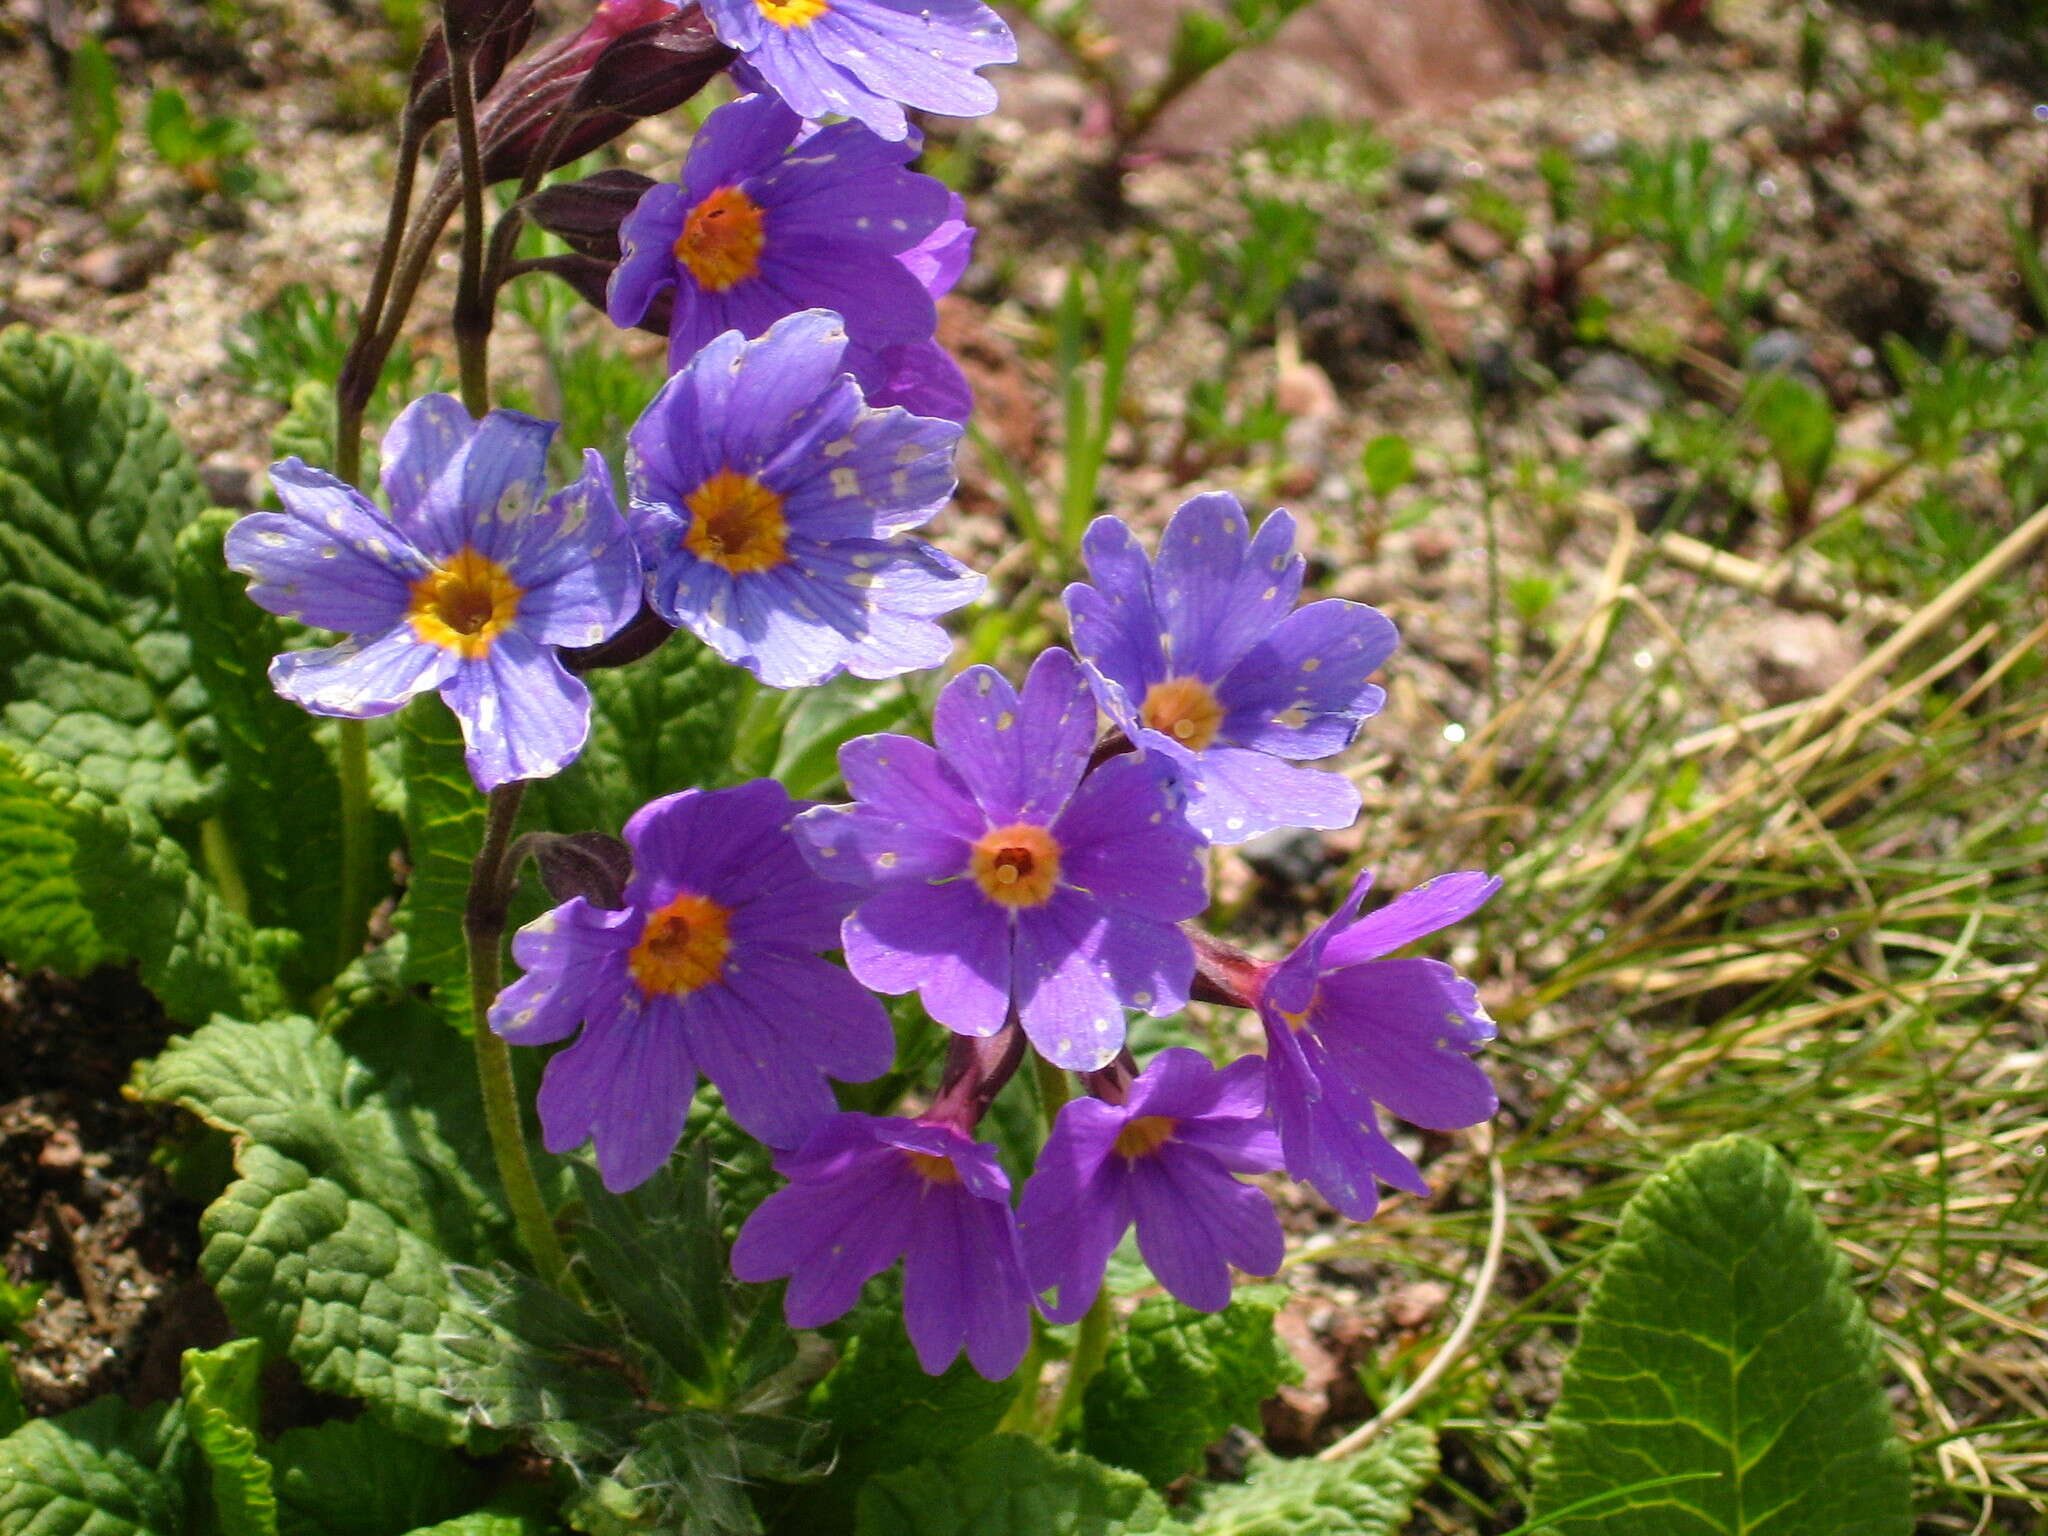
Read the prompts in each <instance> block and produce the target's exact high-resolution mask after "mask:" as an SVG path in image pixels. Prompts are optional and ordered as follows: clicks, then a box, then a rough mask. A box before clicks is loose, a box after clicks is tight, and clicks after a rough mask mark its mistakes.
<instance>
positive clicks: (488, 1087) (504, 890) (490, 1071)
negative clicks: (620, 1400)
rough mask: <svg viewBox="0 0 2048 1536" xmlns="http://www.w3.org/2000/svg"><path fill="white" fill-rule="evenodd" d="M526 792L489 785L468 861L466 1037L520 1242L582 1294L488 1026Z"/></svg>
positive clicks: (565, 1288)
mask: <svg viewBox="0 0 2048 1536" xmlns="http://www.w3.org/2000/svg"><path fill="white" fill-rule="evenodd" d="M525 794H526V783H525V781H524V780H521V779H515V780H513V781H512V782H511V783H510V784H501V785H499V786H498V787H497V788H496V789H494V790H492V791H491V794H490V799H489V814H488V816H487V818H486V820H485V822H484V841H483V846H482V847H481V848H480V849H478V850H477V856H476V863H475V864H474V865H472V866H471V867H470V876H469V902H468V905H467V907H466V908H465V909H464V911H463V914H462V933H463V938H464V940H465V941H466V943H467V948H468V956H469V1010H470V1026H471V1038H472V1039H473V1040H474V1042H475V1044H476V1076H477V1084H478V1087H479V1088H480V1089H481V1090H482V1093H483V1101H484V1123H485V1124H486V1125H487V1126H488V1127H489V1128H490V1132H491V1151H492V1153H493V1154H494V1155H495V1156H496V1158H497V1163H498V1182H499V1183H500V1184H502V1185H504V1187H505V1201H506V1203H507V1204H508V1205H510V1206H511V1207H512V1219H513V1221H514V1222H515V1223H516V1224H517V1226H518V1228H519V1241H520V1243H521V1245H522V1246H524V1247H525V1249H526V1252H527V1256H528V1257H530V1258H531V1259H532V1260H533V1263H534V1268H536V1269H537V1270H539V1271H540V1277H541V1278H542V1279H543V1280H545V1281H546V1282H547V1283H548V1284H549V1285H551V1286H553V1287H554V1288H555V1289H556V1290H558V1291H560V1292H562V1293H563V1294H564V1295H566V1296H570V1297H574V1298H576V1299H578V1300H580V1299H581V1296H580V1294H579V1292H578V1290H577V1286H576V1282H575V1280H574V1279H573V1278H572V1277H571V1275H570V1274H569V1257H568V1255H567V1254H566V1253H565V1252H564V1251H563V1249H562V1240H561V1238H560V1237H559V1236H557V1235H556V1233H555V1224H554V1220H553V1218H552V1217H550V1216H549V1214H548V1208H547V1202H546V1201H545V1200H543V1199H542V1198H541V1193H540V1185H539V1184H538V1183H537V1182H536V1181H535V1179H534V1176H533V1163H532V1161H531V1159H529V1158H528V1157H527V1155H526V1128H525V1126H524V1124H523V1123H522V1120H521V1117H520V1113H519V1093H518V1088H517V1086H516V1085H515V1084H514V1082H513V1080H512V1052H511V1049H510V1048H509V1047H508V1046H507V1045H506V1044H505V1042H504V1041H503V1040H500V1039H499V1038H498V1037H497V1036H496V1035H495V1034H493V1033H492V1032H491V1024H490V1011H491V1004H492V1003H493V1002H495V1001H496V1000H497V996H498V985H499V981H500V979H501V976H500V965H501V960H500V954H499V951H500V949H501V948H502V946H503V944H504V939H505V922H506V917H507V914H508V912H509V910H510V908H511V905H512V881H513V878H514V876H515V875H516V873H517V866H516V865H514V864H513V862H512V860H511V859H510V857H508V855H509V854H510V852H511V845H512V824H513V822H514V821H516V820H517V819H518V817H519V802H520V801H521V800H522V799H523V798H524V797H525Z"/></svg>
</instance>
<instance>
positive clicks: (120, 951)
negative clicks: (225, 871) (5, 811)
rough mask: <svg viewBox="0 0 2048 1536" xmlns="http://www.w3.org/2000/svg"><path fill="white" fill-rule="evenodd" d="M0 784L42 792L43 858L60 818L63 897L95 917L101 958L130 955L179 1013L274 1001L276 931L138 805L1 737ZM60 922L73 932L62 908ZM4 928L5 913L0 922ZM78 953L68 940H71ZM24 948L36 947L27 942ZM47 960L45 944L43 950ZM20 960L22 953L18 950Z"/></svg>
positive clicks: (245, 1009) (265, 1005)
mask: <svg viewBox="0 0 2048 1536" xmlns="http://www.w3.org/2000/svg"><path fill="white" fill-rule="evenodd" d="M0 785H5V786H6V789H7V794H8V796H9V797H10V798H16V799H19V797H24V796H27V795H30V794H33V795H36V796H40V797H41V800H42V802H43V805H44V807H45V810H44V811H42V812H39V813H38V816H39V819H38V820H37V821H36V822H35V823H34V826H35V827H36V829H37V830H36V840H37V842H38V843H39V846H40V847H41V849H42V855H41V856H42V857H43V858H44V859H46V860H48V859H51V858H53V857H54V853H55V850H56V847H57V842H56V838H55V833H56V829H57V826H58V822H57V821H56V820H55V819H54V816H61V817H62V818H63V822H62V825H63V828H64V832H65V833H66V834H68V836H69V838H70V845H71V854H70V860H71V870H70V880H69V884H68V886H67V885H65V883H64V882H63V881H62V880H61V878H59V877H56V876H54V875H53V876H52V877H51V878H52V879H56V880H57V884H56V885H54V886H52V885H45V886H43V889H44V890H45V891H48V892H57V891H62V893H63V902H64V903H68V901H69V895H70V891H72V890H75V891H76V892H77V902H78V908H79V909H82V910H83V911H84V912H85V913H86V914H87V915H88V916H89V917H90V918H91V920H92V924H93V928H94V929H95V930H96V932H97V933H98V935H99V944H100V946H101V951H100V953H101V956H102V957H112V956H132V957H133V958H134V959H136V960H137V961H139V962H140V965H141V971H142V979H143V981H144V982H145V983H147V984H148V986H149V989H150V990H151V991H152V992H154V993H155V994H156V996H157V999H158V1000H159V1001H160V1002H161V1003H162V1004H163V1005H164V1012H166V1013H167V1014H169V1015H170V1016H171V1017H172V1018H174V1019H178V1020H183V1021H197V1020H200V1019H204V1018H206V1017H208V1016H209V1015H211V1014H214V1013H262V1012H267V1011H269V1010H271V1009H273V1008H275V1007H276V1006H278V1004H279V1002H280V1001H281V992H280V988H279V984H278V979H277V972H276V969H275V965H274V963H273V957H274V956H275V954H276V953H277V951H278V950H279V949H280V948H281V947H282V946H281V945H280V944H279V942H277V941H278V940H279V938H280V935H278V934H277V933H275V932H274V931H268V932H264V933H259V932H258V931H256V930H255V929H253V928H251V927H250V926H249V924H248V923H247V922H246V921H244V920H243V918H242V917H240V916H239V915H238V914H237V913H235V912H233V911H231V910H230V909H229V908H228V906H227V904H226V903H225V902H223V901H222V899H221V898H220V896H219V894H218V893H217V892H216V891H215V889H214V887H213V886H212V885H211V884H209V883H208V882H207V881H206V880H204V879H203V878H201V876H200V875H199V873H198V872H197V871H196V870H195V869H194V868H193V867H192V861H191V860H190V858H188V857H187V855H186V853H185V850H184V849H183V848H181V847H180V846H179V845H178V844H177V843H176V842H174V841H172V840H171V839H170V838H169V837H166V836H165V835H164V834H163V832H162V831H161V830H160V829H159V828H158V826H157V824H156V822H155V821H154V820H153V819H152V818H151V817H150V816H149V814H148V813H147V812H145V811H141V810H138V809H136V808H135V807H134V806H132V805H126V804H120V803H114V802H109V801H107V800H104V799H102V798H100V797H99V796H97V795H95V794H93V793H92V792H91V791H90V790H88V789H86V788H85V787H84V786H83V785H81V784H80V783H79V782H78V779H77V777H76V775H75V774H73V773H72V771H71V770H70V769H68V768H66V767H65V766H64V765H62V764H60V763H57V762H54V761H52V760H50V759H48V758H45V757H42V756H41V755H40V754H37V753H33V752H23V751H20V750H18V749H16V748H14V747H11V746H8V745H6V744H5V743H0ZM60 920H61V922H62V924H63V925H65V926H63V927H62V928H61V929H60V931H63V932H75V926H73V925H75V917H73V916H72V915H71V909H70V908H69V907H68V905H64V906H63V907H62V911H61V914H60ZM0 933H6V934H9V935H10V936H11V933H12V923H11V921H10V922H9V923H8V924H7V925H6V926H4V927H0ZM73 948H74V954H75V953H76V948H75V943H74V944H73ZM30 950H31V952H34V946H33V945H32V944H31V945H30ZM41 953H42V956H43V958H44V959H45V960H47V959H49V958H50V956H49V952H48V951H42V952H41ZM15 957H16V958H17V959H20V958H22V957H21V955H20V954H18V953H17V954H16V956H15Z"/></svg>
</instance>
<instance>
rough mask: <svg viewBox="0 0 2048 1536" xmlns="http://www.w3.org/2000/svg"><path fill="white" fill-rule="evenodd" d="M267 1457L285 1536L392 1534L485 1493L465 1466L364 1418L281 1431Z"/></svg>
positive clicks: (452, 1515)
mask: <svg viewBox="0 0 2048 1536" xmlns="http://www.w3.org/2000/svg"><path fill="white" fill-rule="evenodd" d="M270 1459H271V1461H272V1462H273V1463H274V1464H275V1465H276V1467H277V1499H278V1529H279V1531H280V1532H281V1533H282V1536H396V1533H398V1532H401V1531H411V1530H414V1529H416V1528H420V1527H431V1526H433V1525H434V1524H435V1523H436V1522H438V1521H445V1520H451V1519H459V1518H462V1516H461V1514H460V1512H461V1511H463V1510H466V1509H470V1508H472V1507H473V1506H474V1505H475V1504H476V1502H477V1500H478V1499H480V1498H482V1497H483V1491H484V1480H483V1478H482V1476H481V1475H480V1474H479V1473H478V1472H477V1470H476V1469H475V1468H474V1467H472V1466H470V1465H469V1464H468V1463H467V1462H465V1461H462V1460H460V1459H459V1458H457V1457H454V1456H451V1455H450V1454H449V1453H448V1452H446V1451H443V1450H437V1449H436V1448H435V1447H433V1446H431V1445H422V1444H421V1443H420V1442H419V1441H417V1440H409V1439H407V1438H406V1437H405V1436H403V1435H400V1434H395V1433H393V1432H392V1431H391V1430H388V1429H386V1428H385V1427H384V1426H383V1425H382V1424H379V1423H377V1422H376V1421H375V1420H374V1419H369V1418H361V1419H354V1420H350V1421H347V1422H343V1421H341V1420H339V1419H335V1420H330V1421H328V1422H327V1423H325V1424H316V1425H314V1426H313V1427H311V1428H309V1429H290V1430H286V1431H285V1432H284V1433H283V1434H281V1435H279V1436H278V1437H277V1439H276V1441H275V1442H274V1443H273V1444H272V1445H271V1448H270ZM481 1529H484V1530H488V1529H489V1527H483V1528H481Z"/></svg>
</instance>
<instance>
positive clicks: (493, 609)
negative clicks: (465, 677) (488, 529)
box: [405, 544, 526, 661]
mask: <svg viewBox="0 0 2048 1536" xmlns="http://www.w3.org/2000/svg"><path fill="white" fill-rule="evenodd" d="M525 595H526V594H525V592H524V590H523V589H522V588H521V587H520V585H519V583H517V582H516V581H514V580H513V579H512V573H511V572H509V571H507V570H506V569H505V567H504V566H502V565H500V564H498V562H497V561H495V560H493V559H491V558H490V557H489V556H488V555H483V554H479V553H478V552H477V551H476V550H474V549H472V548H471V547H470V546H469V545H467V544H465V545H463V547H462V548H461V550H459V551H458V552H457V553H456V555H455V557H454V558H453V559H451V560H450V561H449V562H448V563H447V564H446V565H443V566H439V567H437V568H436V569H434V570H431V571H429V572H427V574H426V575H424V576H422V577H420V578H419V580H417V581H415V582H414V583H413V584H412V601H411V603H410V604H408V605H407V607H406V610H405V616H406V618H407V619H409V620H411V622H412V632H413V633H414V634H416V635H418V636H419V637H420V638H421V639H422V640H424V641H426V642H427V643H428V644H429V645H439V646H445V647H446V648H447V649H449V650H451V651H459V652H460V653H461V654H462V655H463V656H466V657H468V658H469V659H470V660H472V661H473V660H475V659H476V658H477V657H479V656H482V655H483V654H484V653H485V652H487V651H489V650H490V648H491V641H492V640H494V639H495V638H497V636H498V635H499V634H500V633H501V632H503V631H504V630H505V629H507V628H509V627H510V626H511V623H512V620H513V619H514V618H515V617H517V616H518V613H519V600H520V598H522V597H524V596H525Z"/></svg>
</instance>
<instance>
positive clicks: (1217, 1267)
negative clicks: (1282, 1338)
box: [1017, 1048, 1286, 1323]
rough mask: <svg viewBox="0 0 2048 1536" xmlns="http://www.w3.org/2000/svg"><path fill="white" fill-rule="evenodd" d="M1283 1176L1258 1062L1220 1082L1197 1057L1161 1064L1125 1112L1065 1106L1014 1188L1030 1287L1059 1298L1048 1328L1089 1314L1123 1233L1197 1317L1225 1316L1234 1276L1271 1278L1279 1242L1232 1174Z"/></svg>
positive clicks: (1097, 1103)
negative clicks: (1277, 1172)
mask: <svg viewBox="0 0 2048 1536" xmlns="http://www.w3.org/2000/svg"><path fill="white" fill-rule="evenodd" d="M1279 1166H1280V1142H1279V1140H1278V1138H1277V1137H1275V1135H1274V1134H1273V1124H1272V1121H1271V1120H1269V1119H1268V1118H1267V1116H1266V1068H1265V1063H1264V1062H1262V1061H1260V1060H1259V1058H1258V1057H1256V1056H1246V1057H1243V1058H1241V1059H1239V1060H1237V1061H1234V1062H1232V1063H1231V1064H1230V1065H1229V1066H1228V1067H1225V1068H1224V1069H1223V1070H1222V1071H1220V1072H1219V1071H1217V1070H1216V1069H1215V1068H1214V1067H1212V1066H1211V1065H1210V1064H1209V1063H1208V1061H1207V1060H1206V1059H1204V1058H1203V1057H1202V1055H1201V1054H1200V1053H1199V1052H1196V1051H1190V1050H1186V1049H1183V1048H1176V1049H1173V1050H1166V1051H1161V1052H1160V1053H1159V1054H1158V1055H1157V1056H1155V1057H1154V1058H1153V1059H1152V1061H1151V1063H1150V1064H1149V1065H1148V1066H1147V1067H1146V1068H1145V1070H1144V1071H1143V1072H1142V1073H1140V1074H1139V1076H1138V1077H1137V1079H1136V1080H1135V1081H1134V1082H1132V1084H1131V1085H1130V1096H1129V1097H1128V1098H1127V1099H1126V1100H1125V1101H1124V1102H1123V1103H1122V1104H1107V1103H1104V1102H1103V1101H1102V1100H1101V1099H1074V1100H1071V1101H1070V1102H1069V1103H1067V1104H1066V1105H1065V1106H1064V1107H1063V1108H1062V1109H1061V1110H1060V1115H1059V1120H1058V1121H1057V1122H1056V1123H1055V1124H1054V1126H1053V1129H1052V1135H1051V1136H1049V1137H1047V1138H1046V1143H1045V1148H1044V1150H1043V1151H1041V1152H1040V1153H1039V1154H1038V1166H1037V1168H1035V1169H1034V1170H1033V1171H1032V1174H1031V1180H1030V1182H1029V1183H1028V1184H1026V1185H1025V1186H1024V1199H1023V1202H1022V1203H1021V1204H1020V1205H1019V1206H1018V1208H1017V1224H1018V1227H1019V1228H1020V1230H1021V1232H1022V1236H1023V1241H1024V1263H1025V1267H1026V1270H1027V1272H1028V1273H1029V1275H1030V1277H1031V1284H1032V1288H1033V1289H1034V1290H1037V1291H1041V1292H1043V1291H1047V1290H1051V1289H1053V1288H1054V1287H1057V1288H1058V1290H1059V1303H1058V1305H1056V1306H1052V1307H1048V1308H1046V1311H1045V1315H1046V1316H1047V1317H1048V1318H1050V1319H1051V1320H1052V1321H1053V1322H1056V1323H1071V1322H1073V1321H1075V1320H1076V1319H1077V1318H1079V1317H1080V1316H1081V1314H1082V1313H1083V1312H1086V1311H1087V1310H1088V1306H1089V1303H1091V1302H1092V1301H1094V1300H1095V1293H1096V1292H1097V1291H1098V1290H1099V1289H1101V1286H1102V1271H1103V1266H1104V1265H1106V1264H1107V1263H1108V1262H1109V1255H1110V1252H1111V1250H1113V1249H1114V1248H1115V1247H1116V1245H1117V1243H1118V1242H1119V1241H1120V1240H1121V1239H1122V1237H1123V1235H1124V1232H1125V1230H1126V1229H1127V1228H1129V1227H1130V1225H1131V1224H1132V1222H1134V1221H1135V1222H1136V1223H1137V1226H1138V1251H1139V1252H1140V1253H1141V1254H1143V1255H1144V1257H1145V1263H1146V1265H1147V1266H1148V1267H1149V1268H1150V1269H1151V1271H1152V1273H1153V1274H1154V1275H1156V1276H1158V1277H1159V1283H1160V1284H1161V1285H1163V1286H1165V1287H1166V1288H1167V1289H1168V1290H1169V1291H1171V1292H1172V1293H1173V1294H1174V1295H1175V1296H1177V1297H1179V1298H1180V1299H1181V1300H1182V1301H1183V1302H1185V1303H1186V1304H1187V1305H1189V1306H1191V1307H1194V1308H1197V1309H1198V1310H1200V1311H1203V1312H1216V1311H1220V1310H1222V1308H1224V1307H1225V1306H1227V1305H1229V1303H1230V1266H1231V1265H1232V1264H1235V1265H1236V1266H1237V1267H1238V1268H1239V1269H1242V1270H1244V1271H1246V1272H1247V1273H1249V1274H1254V1275H1270V1274H1272V1273H1273V1272H1274V1271H1275V1270H1277V1269H1278V1268H1279V1267H1280V1259H1281V1256H1282V1253H1283V1251H1284V1249H1285V1246H1286V1243H1285V1239H1284V1238H1283V1237H1282V1235H1281V1232H1280V1218H1279V1217H1278V1216H1276V1215H1274V1214H1273V1205H1272V1202H1271V1201H1269V1200H1268V1199H1267V1198H1266V1196H1265V1195H1264V1194H1263V1193H1262V1192H1261V1191H1259V1190H1258V1189H1255V1188H1254V1187H1252V1186H1251V1185H1249V1184H1245V1183H1242V1182H1240V1181H1239V1180H1238V1179H1237V1178H1236V1177H1234V1175H1236V1174H1239V1173H1268V1172H1271V1171H1272V1170H1273V1169H1276V1168H1278V1167H1279Z"/></svg>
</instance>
